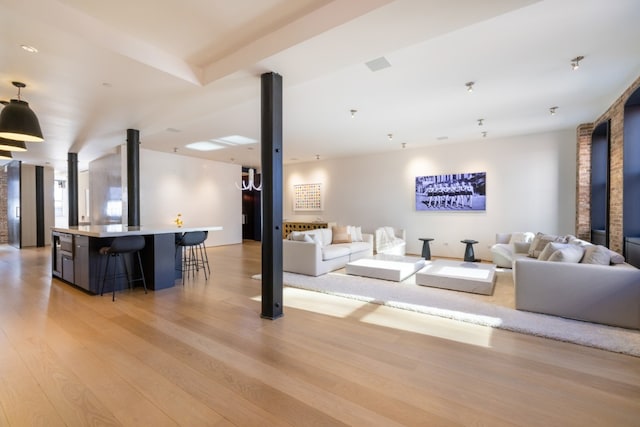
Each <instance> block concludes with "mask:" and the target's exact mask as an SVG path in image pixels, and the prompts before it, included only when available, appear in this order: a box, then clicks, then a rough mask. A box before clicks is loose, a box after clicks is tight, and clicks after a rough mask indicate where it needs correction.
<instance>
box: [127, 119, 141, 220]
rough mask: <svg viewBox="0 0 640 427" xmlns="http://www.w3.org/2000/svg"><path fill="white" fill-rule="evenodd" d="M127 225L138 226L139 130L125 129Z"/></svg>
mask: <svg viewBox="0 0 640 427" xmlns="http://www.w3.org/2000/svg"><path fill="white" fill-rule="evenodd" d="M127 218H128V220H127V225H129V226H130V227H139V226H140V131H139V130H137V129H127Z"/></svg>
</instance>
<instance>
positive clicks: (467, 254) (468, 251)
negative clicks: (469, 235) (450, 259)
mask: <svg viewBox="0 0 640 427" xmlns="http://www.w3.org/2000/svg"><path fill="white" fill-rule="evenodd" d="M460 243H465V244H466V245H467V247H466V248H465V249H464V260H465V262H476V255H475V253H474V252H473V245H474V243H478V241H477V240H470V239H466V240H460Z"/></svg>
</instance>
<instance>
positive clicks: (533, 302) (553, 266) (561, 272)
mask: <svg viewBox="0 0 640 427" xmlns="http://www.w3.org/2000/svg"><path fill="white" fill-rule="evenodd" d="M513 265H514V271H513V275H514V285H515V306H516V309H518V310H527V311H534V312H538V313H546V314H552V315H556V316H562V317H568V318H571V319H578V320H586V321H589V322H596V323H604V324H608V325H614V326H622V327H625V328H636V329H638V328H640V270H638V269H637V268H635V267H632V266H630V265H628V264H620V265H614V266H609V265H593V264H578V263H576V264H573V263H566V262H553V261H540V260H535V259H527V258H517V259H516V260H515V261H514V263H513Z"/></svg>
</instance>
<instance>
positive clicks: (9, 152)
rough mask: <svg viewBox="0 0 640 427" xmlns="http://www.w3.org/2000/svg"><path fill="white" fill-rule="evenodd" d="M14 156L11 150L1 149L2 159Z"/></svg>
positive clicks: (0, 155) (0, 158)
mask: <svg viewBox="0 0 640 427" xmlns="http://www.w3.org/2000/svg"><path fill="white" fill-rule="evenodd" d="M11 159H13V156H12V155H11V151H5V150H0V160H11Z"/></svg>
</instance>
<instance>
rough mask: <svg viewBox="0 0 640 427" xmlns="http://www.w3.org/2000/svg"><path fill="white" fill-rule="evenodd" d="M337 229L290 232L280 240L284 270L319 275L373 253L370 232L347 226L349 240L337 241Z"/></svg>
mask: <svg viewBox="0 0 640 427" xmlns="http://www.w3.org/2000/svg"><path fill="white" fill-rule="evenodd" d="M336 229H339V228H321V229H317V230H308V231H303V232H293V233H291V234H290V235H289V236H288V237H287V239H285V240H283V241H282V256H283V259H282V267H283V270H284V271H288V272H291V273H299V274H306V275H308V276H320V275H321V274H325V273H328V272H330V271H333V270H337V269H340V268H342V267H344V266H345V265H346V264H347V263H348V262H351V261H355V260H358V259H361V258H365V257H370V256H373V235H372V234H367V233H362V232H361V231H360V227H349V231H350V232H349V236H350V239H346V240H351V241H350V242H345V243H336V239H334V230H336ZM305 236H306V237H305ZM342 240H344V239H342ZM342 240H338V241H342Z"/></svg>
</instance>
